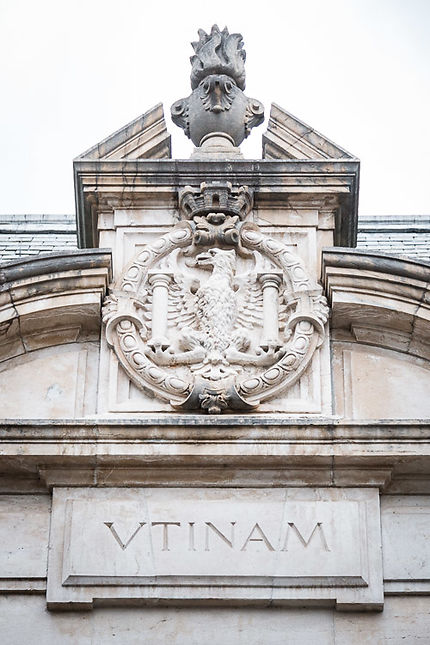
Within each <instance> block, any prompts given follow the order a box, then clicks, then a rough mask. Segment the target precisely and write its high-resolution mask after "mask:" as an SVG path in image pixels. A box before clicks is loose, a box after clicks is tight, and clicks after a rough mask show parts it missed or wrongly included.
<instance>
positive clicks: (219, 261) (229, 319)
mask: <svg viewBox="0 0 430 645" xmlns="http://www.w3.org/2000/svg"><path fill="white" fill-rule="evenodd" d="M195 264H196V266H198V267H200V268H203V269H211V268H212V273H211V275H210V277H209V278H208V280H207V281H206V282H204V283H203V284H200V283H198V282H196V280H193V279H191V278H187V277H185V276H183V275H181V274H179V275H176V276H175V278H174V281H173V283H172V284H171V286H170V288H169V322H170V324H172V325H175V326H177V328H178V329H180V335H179V339H178V344H179V350H180V351H179V352H178V351H174V350H173V349H172V348H171V347H169V348H168V350H167V351H164V352H162V351H161V349H160V348H159V347H157V346H155V345H153V344H152V343H151V340H149V341H148V343H147V345H148V347H149V351H148V352H147V355H148V356H149V357H150V358H151V359H152V360H153V361H154V362H155V363H157V364H159V365H185V364H188V365H191V369H192V371H193V372H195V373H196V374H200V375H201V376H202V377H203V378H206V379H210V380H214V381H216V380H220V379H223V378H226V377H228V376H229V375H232V374H235V373H237V371H238V366H239V365H247V364H255V363H256V362H257V363H260V364H262V356H261V353H262V352H261V350H257V352H256V353H255V354H248V353H246V350H247V349H248V348H249V346H250V334H249V331H250V330H251V329H253V328H254V327H255V326H256V325H257V326H261V325H262V320H263V296H262V290H261V286H260V285H259V283H258V282H257V279H256V275H255V274H252V273H251V274H246V275H245V276H235V272H236V252H235V251H234V250H229V251H227V250H222V249H218V248H212V249H210V250H208V251H205V252H204V253H200V254H199V255H197V256H196V258H195ZM266 359H267V356H266ZM270 362H274V356H272V357H271V359H270Z"/></svg>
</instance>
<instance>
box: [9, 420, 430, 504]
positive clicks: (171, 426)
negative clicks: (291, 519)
mask: <svg viewBox="0 0 430 645" xmlns="http://www.w3.org/2000/svg"><path fill="white" fill-rule="evenodd" d="M190 418H192V421H193V422H192V424H191V425H190ZM250 435H251V436H252V440H250V438H249V437H250ZM0 439H1V443H2V455H1V456H0V468H1V469H2V471H3V472H5V473H7V475H4V476H3V477H2V479H1V481H0V486H1V490H2V491H3V492H7V491H11V490H12V491H15V492H18V491H19V490H20V487H21V488H22V490H23V491H29V490H31V486H33V487H34V490H36V491H40V490H41V488H40V479H39V478H41V479H42V480H43V481H44V482H45V485H46V487H47V488H51V487H52V486H56V485H57V486H97V487H99V486H101V487H105V486H113V485H114V486H125V487H127V486H159V485H161V486H163V485H167V484H169V485H173V486H178V485H181V482H182V484H186V485H187V486H191V487H192V486H198V485H202V486H214V485H217V486H223V487H231V486H239V487H240V486H252V487H261V486H275V487H279V486H293V487H295V486H318V485H319V486H329V487H331V486H333V487H338V486H365V487H367V486H373V487H377V488H379V489H380V490H381V491H384V492H392V493H396V494H397V493H398V494H401V493H405V494H423V493H429V492H430V477H429V475H428V473H429V472H430V426H429V424H428V423H425V422H423V421H419V420H411V421H384V420H366V421H361V422H352V421H351V422H346V421H343V420H340V419H333V418H331V419H330V418H327V419H319V418H317V419H315V418H314V419H311V418H291V417H286V416H285V415H282V416H280V417H279V416H278V417H277V416H276V415H250V416H243V415H232V416H217V417H202V416H195V415H193V416H192V417H190V415H175V414H168V415H157V416H156V417H150V416H149V415H148V416H146V415H145V416H144V417H142V418H141V419H137V420H135V421H132V420H130V419H123V420H121V421H119V420H116V419H115V420H113V419H111V420H108V419H106V420H101V419H97V418H88V419H81V420H72V419H58V420H56V421H50V420H37V421H31V420H22V421H17V420H4V421H2V422H1V424H0Z"/></svg>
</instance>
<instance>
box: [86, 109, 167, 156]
mask: <svg viewBox="0 0 430 645" xmlns="http://www.w3.org/2000/svg"><path fill="white" fill-rule="evenodd" d="M171 156H172V151H171V137H170V134H169V133H168V132H167V128H166V121H165V119H164V112H163V105H162V104H161V103H158V105H155V106H154V107H153V108H151V109H150V110H148V112H145V114H142V115H141V116H139V117H138V118H137V119H135V120H134V121H131V123H128V124H127V125H125V126H124V127H123V128H121V129H120V130H117V131H116V132H114V133H113V134H111V135H110V136H109V137H107V138H106V139H104V140H103V141H101V142H100V143H97V144H96V145H95V146H93V147H92V148H90V149H89V150H87V151H86V152H84V153H83V154H81V155H79V157H77V160H79V161H82V160H90V159H91V160H95V161H119V160H122V159H170V158H171Z"/></svg>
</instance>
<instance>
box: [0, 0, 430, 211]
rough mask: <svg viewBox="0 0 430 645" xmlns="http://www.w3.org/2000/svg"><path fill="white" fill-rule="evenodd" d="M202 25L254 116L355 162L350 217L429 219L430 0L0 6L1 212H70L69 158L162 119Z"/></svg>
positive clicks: (101, 1)
mask: <svg viewBox="0 0 430 645" xmlns="http://www.w3.org/2000/svg"><path fill="white" fill-rule="evenodd" d="M214 22H216V23H218V24H219V26H220V27H221V28H223V27H224V26H225V25H227V26H228V28H229V30H230V32H233V31H239V32H240V33H242V35H243V37H244V41H245V48H246V51H247V65H246V72H247V87H246V94H247V95H248V96H251V97H254V98H257V99H259V100H261V101H262V102H263V103H264V106H265V109H266V117H268V115H269V111H270V103H271V102H272V101H274V102H276V103H278V104H279V105H281V106H282V107H284V108H285V109H286V110H288V111H289V112H291V113H292V114H294V115H295V116H297V117H298V118H300V119H302V120H303V121H305V122H306V123H308V124H309V125H311V126H313V127H314V128H315V129H316V130H318V131H319V132H321V133H323V134H325V135H326V136H327V137H328V138H330V139H332V140H333V141H334V142H336V143H338V144H339V145H340V146H342V147H344V148H346V149H347V150H349V151H350V152H352V153H353V154H355V155H356V156H358V157H359V158H360V159H361V163H362V166H361V193H360V213H361V214H363V215H366V214H430V182H429V175H430V172H429V171H430V161H429V153H430V126H429V119H430V36H429V34H430V1H429V0H373V1H371V0H318V1H317V0H306V1H304V0H283V1H282V2H278V1H272V0H265V1H263V2H255V3H251V2H249V1H248V2H246V3H245V2H240V3H239V2H238V3H233V2H232V1H231V0H230V1H225V0H213V1H212V2H205V1H204V0H199V1H194V0H192V1H186V2H177V1H176V2H171V1H170V0H169V1H166V0H163V2H154V1H151V2H150V1H149V0H148V1H144V0H121V2H119V1H118V0H85V1H83V0H73V1H70V0H37V1H36V0H34V1H32V0H0V57H1V66H0V69H1V85H0V88H1V93H2V99H1V101H0V123H1V141H2V154H1V159H0V163H1V172H0V178H1V179H0V212H2V213H70V212H73V211H74V196H73V178H72V159H73V158H74V157H76V156H77V155H78V154H80V153H81V152H83V151H84V150H86V149H87V148H89V147H90V146H92V145H93V144H95V143H97V142H98V141H100V140H101V139H103V138H105V137H106V136H107V135H109V134H110V133H111V132H113V131H115V130H117V129H119V128H120V127H122V126H123V125H125V124H126V123H127V122H129V121H131V120H133V119H134V118H136V117H137V116H139V115H140V114H142V113H143V112H145V111H146V110H148V109H149V108H150V107H152V106H153V105H155V104H156V103H158V102H159V101H162V102H163V103H164V109H165V113H166V116H167V117H169V114H170V105H171V104H172V103H173V102H174V101H175V100H176V99H179V98H182V97H184V96H187V95H188V94H189V93H190V84H189V73H190V63H189V56H190V55H191V54H192V49H191V45H190V41H192V40H195V39H196V38H197V29H198V28H199V27H202V28H203V29H205V30H206V31H208V30H209V29H210V27H211V25H212V24H213V23H214ZM168 128H169V130H170V132H171V134H172V136H173V156H174V157H177V158H184V157H188V156H189V155H190V153H191V150H192V144H190V143H189V141H188V140H187V139H186V138H185V136H184V134H183V133H182V131H181V130H179V128H177V127H176V126H174V125H173V124H172V123H171V121H170V118H168ZM264 130H265V125H263V126H260V127H259V128H257V129H255V130H254V131H253V133H252V134H251V136H250V138H249V140H248V141H247V142H245V144H243V146H242V150H243V152H244V154H245V155H246V156H247V157H249V158H251V157H260V156H261V135H262V133H263V132H264Z"/></svg>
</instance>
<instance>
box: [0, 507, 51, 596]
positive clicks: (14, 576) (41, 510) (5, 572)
mask: <svg viewBox="0 0 430 645" xmlns="http://www.w3.org/2000/svg"><path fill="white" fill-rule="evenodd" d="M50 507H51V498H50V496H48V495H0V542H1V549H0V591H1V592H5V591H18V590H21V591H31V590H32V589H35V590H37V589H38V588H40V586H41V584H40V583H41V582H42V588H44V586H45V584H44V580H45V578H46V571H47V560H48V536H49V521H50Z"/></svg>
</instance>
